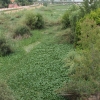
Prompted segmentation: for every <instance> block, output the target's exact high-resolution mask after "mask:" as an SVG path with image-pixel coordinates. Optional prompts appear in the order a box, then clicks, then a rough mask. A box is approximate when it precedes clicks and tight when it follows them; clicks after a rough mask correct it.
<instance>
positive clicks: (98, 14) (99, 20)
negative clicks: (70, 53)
mask: <svg viewBox="0 0 100 100" xmlns="http://www.w3.org/2000/svg"><path fill="white" fill-rule="evenodd" d="M87 18H89V19H91V20H94V21H95V22H96V24H97V25H100V8H99V9H97V10H95V11H91V13H90V14H87V15H85V16H84V17H83V18H82V19H80V20H79V21H78V22H77V23H76V28H75V45H77V42H78V41H79V40H80V39H79V36H80V35H81V27H80V25H81V23H83V21H84V20H86V19H87ZM91 30H92V29H91Z"/></svg>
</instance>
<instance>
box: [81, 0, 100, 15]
mask: <svg viewBox="0 0 100 100" xmlns="http://www.w3.org/2000/svg"><path fill="white" fill-rule="evenodd" d="M83 1H84V2H83V5H82V7H81V6H80V8H81V11H82V12H84V14H87V13H90V12H91V11H92V10H95V9H97V8H99V7H100V0H83Z"/></svg>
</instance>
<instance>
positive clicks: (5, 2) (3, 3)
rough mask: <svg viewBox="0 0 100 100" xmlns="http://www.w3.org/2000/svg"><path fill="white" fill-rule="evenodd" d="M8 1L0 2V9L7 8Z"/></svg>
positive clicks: (2, 0) (1, 0)
mask: <svg viewBox="0 0 100 100" xmlns="http://www.w3.org/2000/svg"><path fill="white" fill-rule="evenodd" d="M9 3H10V0H0V4H1V8H3V7H8V4H9Z"/></svg>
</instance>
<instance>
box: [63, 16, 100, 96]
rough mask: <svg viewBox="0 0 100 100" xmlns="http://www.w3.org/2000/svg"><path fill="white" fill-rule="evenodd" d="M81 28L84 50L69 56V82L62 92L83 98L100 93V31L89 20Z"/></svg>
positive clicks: (81, 40) (67, 63)
mask: <svg viewBox="0 0 100 100" xmlns="http://www.w3.org/2000/svg"><path fill="white" fill-rule="evenodd" d="M80 27H81V35H80V36H79V38H80V41H79V42H78V43H79V44H81V47H82V50H80V51H79V50H76V51H74V52H71V53H69V54H68V56H67V59H66V66H67V69H68V74H67V75H68V77H69V81H68V82H67V83H66V85H65V87H64V89H62V92H63V93H76V94H79V95H80V96H81V97H82V96H89V95H91V94H96V93H99V92H100V80H99V77H100V73H99V71H100V61H99V59H100V46H99V42H100V30H99V27H98V26H97V25H96V22H95V21H93V20H91V19H88V18H86V19H85V20H84V21H83V22H82V23H81V25H80ZM77 51H78V52H77Z"/></svg>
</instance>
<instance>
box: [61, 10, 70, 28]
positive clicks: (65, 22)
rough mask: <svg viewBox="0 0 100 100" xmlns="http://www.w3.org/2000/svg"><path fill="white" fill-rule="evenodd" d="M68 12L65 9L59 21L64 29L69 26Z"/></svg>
mask: <svg viewBox="0 0 100 100" xmlns="http://www.w3.org/2000/svg"><path fill="white" fill-rule="evenodd" d="M69 14H70V13H69V12H68V11H66V12H65V13H64V15H63V16H62V20H61V23H62V28H64V29H66V28H67V27H69V26H70V20H69Z"/></svg>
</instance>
